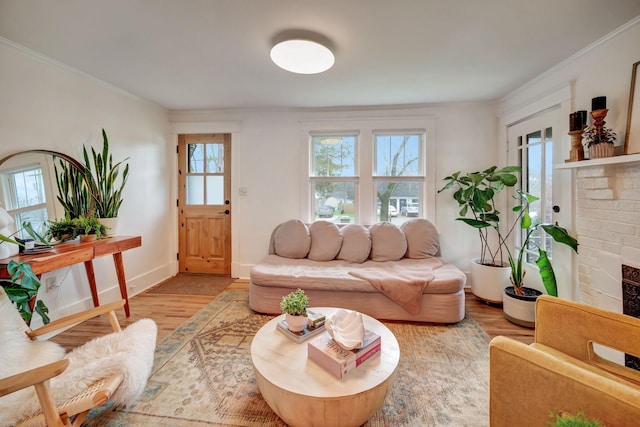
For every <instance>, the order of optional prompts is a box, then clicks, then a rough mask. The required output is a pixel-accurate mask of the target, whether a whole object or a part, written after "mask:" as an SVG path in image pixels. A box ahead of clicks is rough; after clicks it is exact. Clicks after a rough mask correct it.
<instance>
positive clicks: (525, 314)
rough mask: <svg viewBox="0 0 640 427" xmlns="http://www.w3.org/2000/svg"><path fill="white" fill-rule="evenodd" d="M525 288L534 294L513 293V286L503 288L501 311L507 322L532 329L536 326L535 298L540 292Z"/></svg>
mask: <svg viewBox="0 0 640 427" xmlns="http://www.w3.org/2000/svg"><path fill="white" fill-rule="evenodd" d="M525 289H528V290H529V292H531V293H533V294H534V295H515V293H514V292H513V286H507V287H506V288H504V297H503V301H502V313H503V314H504V317H505V318H506V319H507V320H508V321H509V322H511V323H515V324H516V325H520V326H524V327H525V328H532V329H533V328H535V327H536V300H537V299H538V296H540V295H542V292H540V291H538V290H536V289H531V288H525Z"/></svg>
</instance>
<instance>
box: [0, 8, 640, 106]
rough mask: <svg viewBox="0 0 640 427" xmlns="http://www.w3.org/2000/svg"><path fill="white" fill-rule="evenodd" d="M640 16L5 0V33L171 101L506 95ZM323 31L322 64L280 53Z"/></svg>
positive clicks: (341, 101) (382, 100)
mask: <svg viewBox="0 0 640 427" xmlns="http://www.w3.org/2000/svg"><path fill="white" fill-rule="evenodd" d="M638 15H640V0H608V1H603V0H527V1H523V0H393V1H392V0H56V1H51V0H0V37H3V38H5V39H8V40H10V41H12V42H14V43H17V44H19V45H22V46H25V47H27V48H29V49H32V50H35V51H37V52H39V53H41V54H43V55H45V56H48V57H50V58H53V59H54V60H57V61H59V62H62V63H64V64H66V65H68V66H70V67H73V68H76V69H78V70H81V71H84V72H85V73H87V74H90V75H92V76H94V77H96V78H98V79H101V80H104V81H106V82H109V83H111V84H113V85H115V86H117V87H119V88H122V89H124V90H126V91H128V92H131V93H133V94H135V95H138V96H140V97H143V98H146V99H149V100H151V101H153V102H156V103H158V104H160V105H162V106H164V107H166V108H168V109H172V110H182V109H212V108H254V107H255V108H268V107H284V108H286V107H335V106H364V105H395V104H422V103H440V102H455V101H475V100H491V99H497V98H500V97H502V96H504V95H505V94H507V93H509V92H510V91H512V90H514V89H516V88H518V87H519V86H521V85H522V84H524V83H526V82H527V81H529V80H531V79H532V78H534V77H535V76H537V75H539V74H540V73H542V72H544V71H545V70H547V69H549V68H551V67H553V66H554V65H556V64H558V63H559V62H561V61H562V60H564V59H566V58H568V57H569V56H571V55H573V54H575V53H576V52H578V51H580V50H581V49H583V48H584V47H586V46H588V45H589V44H591V43H593V42H595V41H596V40H598V39H600V38H601V37H603V36H605V35H606V34H608V33H609V32H611V31H613V30H615V29H616V28H618V27H620V26H622V25H624V24H625V23H627V22H629V21H630V20H632V19H633V18H634V17H636V16H638ZM296 29H301V30H307V31H313V32H317V33H320V34H323V35H324V36H326V37H327V38H328V39H329V40H331V42H332V44H333V45H334V46H335V54H336V64H335V66H334V67H333V68H332V69H331V70H329V71H328V72H326V73H323V74H319V75H296V74H291V73H287V72H286V71H283V70H281V69H280V68H278V67H276V66H275V65H274V64H273V63H271V61H270V59H269V50H270V48H271V44H272V40H273V39H274V38H275V37H276V36H277V35H278V34H279V33H281V32H283V31H288V30H296Z"/></svg>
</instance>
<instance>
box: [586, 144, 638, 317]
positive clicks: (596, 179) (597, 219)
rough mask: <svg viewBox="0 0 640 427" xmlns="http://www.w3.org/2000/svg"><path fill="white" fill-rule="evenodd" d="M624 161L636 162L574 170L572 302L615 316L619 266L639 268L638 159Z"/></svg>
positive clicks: (618, 309)
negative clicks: (574, 276)
mask: <svg viewBox="0 0 640 427" xmlns="http://www.w3.org/2000/svg"><path fill="white" fill-rule="evenodd" d="M624 157H627V156H624ZM628 157H630V158H632V159H636V160H635V161H632V162H624V163H611V164H606V163H605V164H595V165H589V166H587V162H585V166H581V167H578V168H576V186H577V211H576V217H577V224H576V225H577V234H578V241H579V243H580V246H579V254H578V283H579V287H578V295H576V297H577V299H578V300H579V301H582V302H584V303H586V304H589V305H593V306H596V307H602V308H605V309H608V310H611V311H615V312H618V313H622V312H623V291H622V266H623V265H625V266H629V267H633V268H640V158H639V156H637V155H633V156H628ZM616 159H617V158H616ZM591 162H592V161H590V162H589V163H591Z"/></svg>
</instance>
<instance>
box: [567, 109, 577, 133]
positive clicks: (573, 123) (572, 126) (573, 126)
mask: <svg viewBox="0 0 640 427" xmlns="http://www.w3.org/2000/svg"><path fill="white" fill-rule="evenodd" d="M577 129H578V124H577V114H576V113H571V114H569V131H574V130H577Z"/></svg>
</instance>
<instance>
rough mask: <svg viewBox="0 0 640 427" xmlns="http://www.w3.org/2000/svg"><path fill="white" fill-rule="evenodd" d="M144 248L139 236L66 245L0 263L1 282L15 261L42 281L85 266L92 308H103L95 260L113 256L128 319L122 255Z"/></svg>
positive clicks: (115, 237) (104, 238) (21, 255)
mask: <svg viewBox="0 0 640 427" xmlns="http://www.w3.org/2000/svg"><path fill="white" fill-rule="evenodd" d="M140 246H142V238H141V237H140V236H112V237H103V238H102V239H100V240H95V241H92V242H80V241H74V242H66V243H61V244H59V245H56V246H54V247H53V249H52V251H51V252H47V253H44V254H37V255H24V254H20V255H15V256H12V257H9V258H5V259H2V260H0V278H9V277H10V276H9V273H8V272H7V264H8V263H9V261H11V260H13V261H16V262H26V263H28V264H30V265H31V269H32V270H33V272H34V273H35V274H36V275H37V276H38V277H40V276H41V275H42V274H43V273H47V272H49V271H53V270H58V269H60V268H63V267H68V266H71V265H73V264H79V263H81V262H82V263H84V268H85V270H86V272H87V278H88V279H89V287H90V288H91V297H92V298H93V305H94V307H97V306H99V305H100V301H99V299H98V288H97V286H96V277H95V274H94V270H93V260H94V258H98V257H101V256H105V255H113V262H114V264H115V267H116V274H117V276H118V284H119V285H120V295H122V298H123V299H124V300H125V304H124V312H125V314H126V316H127V317H129V315H130V313H129V297H128V295H127V281H126V279H125V275H124V264H123V263H122V252H124V251H126V250H129V249H133V248H137V247H140Z"/></svg>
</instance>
